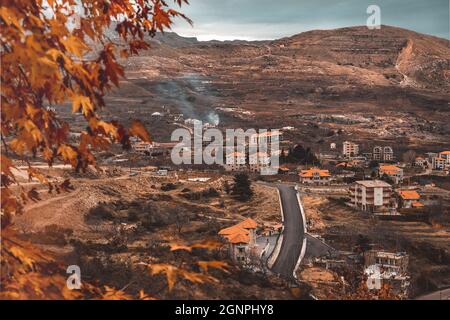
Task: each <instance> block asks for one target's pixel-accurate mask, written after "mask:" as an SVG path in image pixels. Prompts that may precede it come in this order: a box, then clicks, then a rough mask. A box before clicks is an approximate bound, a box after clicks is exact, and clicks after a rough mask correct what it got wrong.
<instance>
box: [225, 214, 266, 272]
mask: <svg viewBox="0 0 450 320" xmlns="http://www.w3.org/2000/svg"><path fill="white" fill-rule="evenodd" d="M257 227H258V224H257V223H256V221H254V220H253V219H251V218H247V219H245V220H244V221H242V222H240V223H238V224H236V225H233V226H231V227H228V228H225V229H222V230H220V231H219V235H220V236H221V237H222V238H223V239H224V240H225V241H226V242H227V243H228V252H229V254H230V257H231V259H232V260H233V261H234V262H237V263H241V264H246V263H247V262H248V259H249V254H250V250H252V248H254V247H255V246H256V228H257Z"/></svg>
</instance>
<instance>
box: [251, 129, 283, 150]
mask: <svg viewBox="0 0 450 320" xmlns="http://www.w3.org/2000/svg"><path fill="white" fill-rule="evenodd" d="M282 139H283V134H282V133H281V132H280V131H278V130H276V131H266V132H262V133H256V134H253V135H251V136H250V144H253V145H267V147H268V148H269V146H270V144H271V143H276V142H280V141H282Z"/></svg>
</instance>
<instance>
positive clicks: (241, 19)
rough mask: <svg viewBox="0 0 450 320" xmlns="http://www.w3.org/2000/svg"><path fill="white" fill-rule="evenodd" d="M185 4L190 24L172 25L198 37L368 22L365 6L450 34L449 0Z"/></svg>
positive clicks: (255, 35) (393, 20)
mask: <svg viewBox="0 0 450 320" xmlns="http://www.w3.org/2000/svg"><path fill="white" fill-rule="evenodd" d="M190 3H191V4H190V5H189V6H185V7H184V8H183V10H182V11H183V12H185V13H186V14H187V15H188V16H189V17H190V18H191V19H193V20H194V27H193V28H191V27H190V26H187V25H186V24H185V23H183V22H181V21H177V22H176V25H175V26H174V28H173V30H174V31H175V32H177V33H179V34H181V35H184V36H196V37H198V38H199V40H210V39H218V40H231V39H244V40H263V39H275V38H281V37H285V36H290V35H293V34H297V33H300V32H303V31H307V30H313V29H331V28H338V27H347V26H354V25H364V24H365V23H366V19H367V14H366V9H367V7H368V6H369V5H371V4H377V5H379V6H380V7H381V18H382V24H386V25H393V26H398V27H402V28H406V29H411V30H415V31H418V32H422V33H427V34H433V35H436V36H439V37H443V38H448V37H449V2H448V0H430V1H423V0H337V1H335V0H315V1H310V0H279V1H273V0H191V1H190Z"/></svg>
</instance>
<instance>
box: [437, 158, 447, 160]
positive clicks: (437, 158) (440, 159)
mask: <svg viewBox="0 0 450 320" xmlns="http://www.w3.org/2000/svg"><path fill="white" fill-rule="evenodd" d="M434 160H438V161H445V160H447V159H444V158H434Z"/></svg>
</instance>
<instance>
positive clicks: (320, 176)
mask: <svg viewBox="0 0 450 320" xmlns="http://www.w3.org/2000/svg"><path fill="white" fill-rule="evenodd" d="M299 176H300V183H302V184H318V185H328V184H330V180H331V174H330V172H329V171H328V170H321V169H318V168H312V169H308V170H302V171H301V172H300V173H299Z"/></svg>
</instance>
